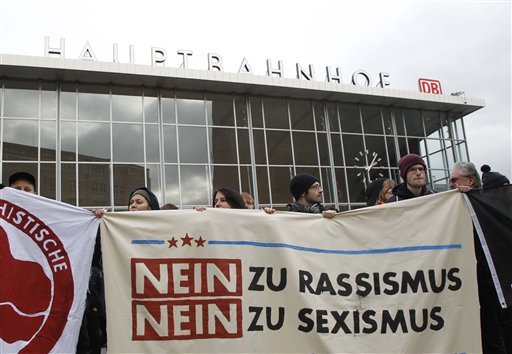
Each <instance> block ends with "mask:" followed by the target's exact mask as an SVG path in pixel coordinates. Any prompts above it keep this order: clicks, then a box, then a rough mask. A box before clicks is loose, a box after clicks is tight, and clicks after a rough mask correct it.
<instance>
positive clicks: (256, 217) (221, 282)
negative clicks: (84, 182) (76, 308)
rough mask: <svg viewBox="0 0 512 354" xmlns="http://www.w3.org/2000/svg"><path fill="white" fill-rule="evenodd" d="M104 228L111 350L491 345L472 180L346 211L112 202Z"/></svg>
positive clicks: (418, 349)
mask: <svg viewBox="0 0 512 354" xmlns="http://www.w3.org/2000/svg"><path fill="white" fill-rule="evenodd" d="M101 234H102V246H103V260H104V269H105V283H106V289H105V290H106V297H107V305H106V308H107V326H108V327H107V332H108V351H109V353H446V354H453V353H481V344H480V328H479V304H478V298H477V287H476V275H475V260H474V249H473V233H472V226H471V220H470V218H469V214H468V211H467V208H466V206H465V203H464V201H463V198H462V196H461V194H460V193H458V192H447V193H441V194H436V195H432V196H426V197H421V198H416V199H412V200H408V201H401V202H397V203H393V204H388V205H383V206H377V207H371V208H365V209H359V210H354V211H350V212H345V213H341V214H339V215H338V216H336V218H334V219H325V218H322V217H321V216H320V215H312V214H300V213H290V212H280V213H277V214H274V215H267V214H264V213H263V212H262V211H258V210H256V211H252V210H226V209H207V210H206V211H204V212H202V213H201V212H196V211H192V210H188V211H187V210H182V211H147V212H136V213H133V212H124V213H109V214H107V215H106V216H105V217H104V218H103V220H102V223H101Z"/></svg>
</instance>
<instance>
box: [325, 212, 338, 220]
mask: <svg viewBox="0 0 512 354" xmlns="http://www.w3.org/2000/svg"><path fill="white" fill-rule="evenodd" d="M322 216H323V217H324V218H327V219H332V218H334V217H335V216H336V210H324V211H322Z"/></svg>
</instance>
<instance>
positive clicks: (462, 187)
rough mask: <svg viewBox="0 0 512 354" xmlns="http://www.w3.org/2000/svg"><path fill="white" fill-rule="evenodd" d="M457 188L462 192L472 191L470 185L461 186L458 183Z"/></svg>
mask: <svg viewBox="0 0 512 354" xmlns="http://www.w3.org/2000/svg"><path fill="white" fill-rule="evenodd" d="M457 189H458V190H459V192H462V193H467V192H469V191H471V187H470V186H459V185H458V184H457Z"/></svg>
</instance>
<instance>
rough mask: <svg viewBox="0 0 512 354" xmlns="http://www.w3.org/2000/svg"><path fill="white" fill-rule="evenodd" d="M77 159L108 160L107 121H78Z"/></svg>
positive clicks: (108, 132) (108, 128) (108, 130)
mask: <svg viewBox="0 0 512 354" xmlns="http://www.w3.org/2000/svg"><path fill="white" fill-rule="evenodd" d="M125 139H126V137H125ZM78 159H79V160H80V161H109V160H110V125H109V124H108V123H84V122H80V123H78Z"/></svg>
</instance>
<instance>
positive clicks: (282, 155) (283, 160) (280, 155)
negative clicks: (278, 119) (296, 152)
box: [267, 130, 292, 165]
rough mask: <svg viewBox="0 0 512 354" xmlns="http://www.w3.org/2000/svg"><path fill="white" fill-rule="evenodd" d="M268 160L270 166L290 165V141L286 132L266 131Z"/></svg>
mask: <svg viewBox="0 0 512 354" xmlns="http://www.w3.org/2000/svg"><path fill="white" fill-rule="evenodd" d="M267 146H268V159H269V163H270V164H271V165H291V164H292V153H291V141H290V133H289V132H287V131H272V130H268V131H267Z"/></svg>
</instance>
